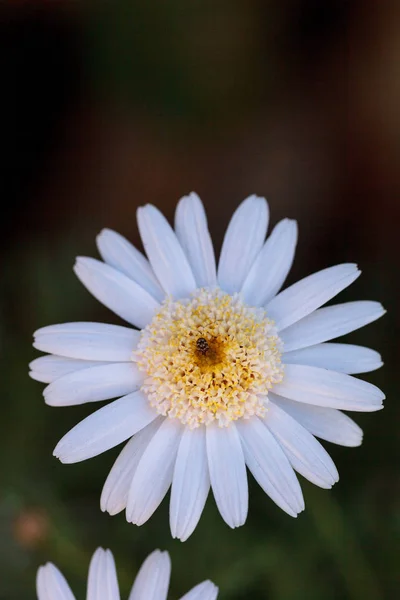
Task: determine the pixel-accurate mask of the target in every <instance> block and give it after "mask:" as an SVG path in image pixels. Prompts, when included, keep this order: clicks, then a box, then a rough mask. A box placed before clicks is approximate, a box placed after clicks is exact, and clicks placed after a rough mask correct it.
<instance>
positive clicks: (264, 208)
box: [218, 195, 269, 294]
mask: <svg viewBox="0 0 400 600" xmlns="http://www.w3.org/2000/svg"><path fill="white" fill-rule="evenodd" d="M268 221H269V209H268V204H267V201H266V200H265V198H260V197H258V196H255V195H253V196H249V198H247V199H246V200H244V201H243V202H242V203H241V204H240V205H239V207H238V208H237V209H236V210H235V212H234V213H233V216H232V218H231V221H230V223H229V225H228V229H227V230H226V233H225V237H224V241H223V244H222V249H221V256H220V259H219V264H218V283H219V285H220V287H221V288H222V289H223V290H224V291H225V292H227V293H228V294H232V293H234V292H239V291H240V289H241V287H242V285H243V282H244V280H245V279H246V276H247V274H248V272H249V269H250V268H251V266H252V264H253V262H254V261H255V259H256V257H257V254H258V253H259V252H260V250H261V248H262V247H263V244H264V240H265V236H266V233H267V228H268Z"/></svg>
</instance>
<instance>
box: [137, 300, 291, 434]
mask: <svg viewBox="0 0 400 600" xmlns="http://www.w3.org/2000/svg"><path fill="white" fill-rule="evenodd" d="M281 349H282V343H281V341H280V339H279V337H278V335H277V333H276V330H275V327H274V324H273V322H272V321H271V320H270V319H268V318H267V316H266V314H265V311H264V310H263V309H259V308H258V309H257V308H252V307H249V306H246V305H245V304H244V303H243V302H242V300H241V297H240V296H239V295H238V294H235V295H233V296H230V295H228V294H225V293H224V292H222V291H221V290H220V289H218V288H216V289H212V290H211V289H204V288H202V289H198V290H196V292H195V293H194V294H193V295H192V297H191V298H188V299H185V300H180V301H177V302H174V301H172V300H171V299H167V300H166V301H165V302H164V304H163V305H162V307H161V309H160V311H159V312H158V313H157V314H156V315H155V316H154V318H153V320H152V321H151V323H150V324H149V325H148V326H147V327H146V328H145V329H144V330H143V331H142V334H141V338H140V342H139V345H138V349H137V351H136V352H135V357H134V358H135V360H136V361H137V364H138V366H139V368H140V369H141V370H142V371H144V372H145V373H146V378H145V381H144V384H143V386H142V391H143V392H144V393H145V394H146V395H147V397H148V398H149V402H150V404H151V406H153V407H154V408H155V409H156V410H157V412H158V413H160V414H161V415H164V416H168V417H170V418H176V419H179V420H180V421H181V422H182V423H184V424H185V425H186V424H187V425H189V427H191V428H194V427H198V426H200V425H208V424H210V423H212V422H213V421H217V422H218V425H219V426H220V427H224V426H227V425H229V423H230V422H231V421H235V420H236V419H239V418H244V419H246V418H249V417H251V416H253V415H258V416H263V415H264V414H265V406H266V404H267V402H268V400H267V395H268V391H269V390H270V389H271V387H272V386H273V385H274V384H275V383H279V382H280V381H281V380H282V377H283V367H282V364H281Z"/></svg>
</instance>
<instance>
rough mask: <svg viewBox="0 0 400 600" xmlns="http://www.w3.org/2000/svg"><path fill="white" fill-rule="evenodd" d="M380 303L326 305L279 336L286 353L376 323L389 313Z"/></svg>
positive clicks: (361, 301)
mask: <svg viewBox="0 0 400 600" xmlns="http://www.w3.org/2000/svg"><path fill="white" fill-rule="evenodd" d="M385 312H386V311H385V309H384V308H383V306H382V304H380V303H379V302H372V301H370V300H360V301H357V302H345V303H343V304H335V305H334V306H326V307H325V308H320V309H319V310H316V311H315V312H314V313H312V314H311V315H308V316H307V317H304V319H301V320H300V321H298V322H297V323H294V325H291V326H290V327H288V328H287V329H285V331H282V332H281V333H280V334H279V336H280V338H281V340H282V341H283V343H284V347H285V352H289V351H290V350H298V349H300V348H306V347H307V346H314V345H315V344H320V343H321V342H327V341H328V340H333V339H335V338H337V337H340V336H341V335H346V334H347V333H350V332H351V331H355V330H356V329H359V328H360V327H364V325H368V323H372V322H373V321H376V319H379V318H380V317H382V315H384V314H385Z"/></svg>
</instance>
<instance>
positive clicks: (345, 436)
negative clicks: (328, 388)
mask: <svg viewBox="0 0 400 600" xmlns="http://www.w3.org/2000/svg"><path fill="white" fill-rule="evenodd" d="M268 397H269V398H271V401H272V402H273V403H274V404H277V405H278V406H280V407H281V408H282V409H283V410H284V411H285V412H287V413H288V414H289V415H291V416H292V417H293V418H294V419H296V421H298V422H299V423H300V424H301V425H303V427H305V428H306V429H307V430H308V431H310V432H311V433H312V434H313V435H316V436H317V437H319V438H321V439H323V440H326V441H327V442H332V443H333V444H339V445H340V446H349V447H355V446H359V445H360V444H361V442H362V437H363V432H362V429H361V428H360V427H359V426H358V425H357V423H355V422H354V421H353V419H350V417H348V416H347V415H344V414H343V413H342V412H340V410H336V409H335V408H325V407H321V406H311V405H310V404H303V403H302V402H296V401H294V400H288V399H287V398H281V397H280V396H275V394H271V392H270V393H269V394H268Z"/></svg>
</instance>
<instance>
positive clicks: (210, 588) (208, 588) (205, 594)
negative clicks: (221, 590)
mask: <svg viewBox="0 0 400 600" xmlns="http://www.w3.org/2000/svg"><path fill="white" fill-rule="evenodd" d="M217 596H218V588H217V586H216V585H214V584H213V582H212V581H203V583H199V585H196V587H194V588H193V589H192V590H190V592H188V593H187V594H185V595H184V596H182V598H181V599H180V600H216V598H217Z"/></svg>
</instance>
